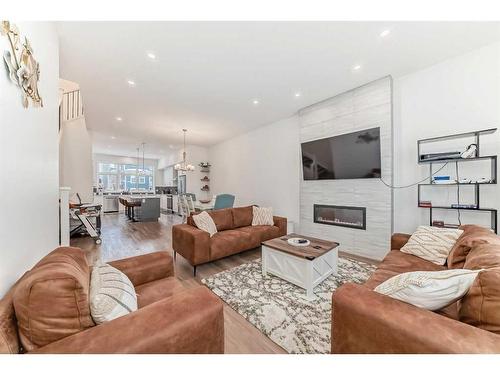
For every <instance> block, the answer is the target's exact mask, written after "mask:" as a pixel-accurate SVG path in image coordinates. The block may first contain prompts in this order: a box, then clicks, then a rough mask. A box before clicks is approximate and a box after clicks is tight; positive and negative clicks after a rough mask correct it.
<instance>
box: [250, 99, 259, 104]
mask: <svg viewBox="0 0 500 375" xmlns="http://www.w3.org/2000/svg"><path fill="white" fill-rule="evenodd" d="M252 103H253V104H254V105H258V104H259V103H260V102H259V101H258V100H257V99H254V100H253V101H252Z"/></svg>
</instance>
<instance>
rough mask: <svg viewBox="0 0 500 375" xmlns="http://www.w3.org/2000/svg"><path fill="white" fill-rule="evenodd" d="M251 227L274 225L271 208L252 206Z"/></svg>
mask: <svg viewBox="0 0 500 375" xmlns="http://www.w3.org/2000/svg"><path fill="white" fill-rule="evenodd" d="M252 208H253V218H252V225H274V220H273V208H272V207H256V206H253V207H252Z"/></svg>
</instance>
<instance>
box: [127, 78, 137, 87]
mask: <svg viewBox="0 0 500 375" xmlns="http://www.w3.org/2000/svg"><path fill="white" fill-rule="evenodd" d="M127 83H128V85H129V86H135V82H134V81H132V80H131V79H128V80H127Z"/></svg>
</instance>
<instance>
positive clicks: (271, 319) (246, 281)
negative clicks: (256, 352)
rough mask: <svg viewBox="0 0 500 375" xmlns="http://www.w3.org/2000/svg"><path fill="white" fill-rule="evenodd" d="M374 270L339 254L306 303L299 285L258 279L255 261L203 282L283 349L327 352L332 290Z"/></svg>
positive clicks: (364, 277)
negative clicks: (332, 272)
mask: <svg viewBox="0 0 500 375" xmlns="http://www.w3.org/2000/svg"><path fill="white" fill-rule="evenodd" d="M374 270H375V266H372V265H370V264H367V263H363V262H359V261H355V260H352V259H348V258H342V257H339V263H338V275H337V276H333V275H332V276H330V277H329V278H328V279H326V280H325V281H324V282H322V283H321V284H320V285H318V286H317V287H316V288H315V289H314V293H315V294H316V296H317V297H318V298H316V299H315V300H314V301H311V302H310V301H307V300H305V299H303V298H301V296H302V295H303V294H304V289H302V288H299V287H297V286H295V285H293V284H291V283H289V282H287V281H284V280H283V279H280V278H279V277H276V276H272V275H269V274H268V275H267V276H266V277H263V276H262V271H261V263H260V259H259V260H256V261H253V262H250V263H246V264H243V265H241V266H238V267H235V268H233V269H230V270H228V271H224V272H220V273H218V274H215V275H213V276H212V277H209V278H206V279H203V280H202V283H203V284H205V285H206V286H207V287H208V288H210V289H211V290H212V291H213V292H214V293H215V294H217V295H218V296H219V297H220V298H221V299H222V300H224V301H225V302H226V303H227V304H228V305H229V306H231V307H232V308H233V309H234V310H235V311H237V312H238V313H239V314H240V315H242V316H243V317H245V319H246V320H248V321H249V322H250V323H252V324H253V325H254V326H255V327H257V328H258V329H259V330H260V331H261V332H262V333H264V334H265V335H266V336H268V337H269V338H270V339H271V340H273V341H274V342H275V343H276V344H278V345H279V346H281V347H282V348H283V349H285V350H286V351H287V352H288V353H330V345H331V344H330V331H331V309H332V292H333V291H334V290H335V289H337V288H338V287H339V286H341V285H342V284H344V283H346V282H354V283H363V282H365V281H366V280H367V279H368V277H370V275H371V274H372V273H373V271H374Z"/></svg>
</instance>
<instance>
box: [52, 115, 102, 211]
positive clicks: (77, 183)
mask: <svg viewBox="0 0 500 375" xmlns="http://www.w3.org/2000/svg"><path fill="white" fill-rule="evenodd" d="M59 166H60V170H59V184H60V186H66V187H70V188H71V191H70V194H69V195H70V199H71V198H72V197H74V196H75V195H76V193H78V194H79V195H80V198H81V199H82V202H92V201H93V194H92V184H93V181H94V177H93V164H92V140H91V139H90V135H89V132H88V131H87V126H86V124H85V118H83V117H82V118H77V119H75V120H72V121H63V122H62V124H61V131H60V133H59Z"/></svg>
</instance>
